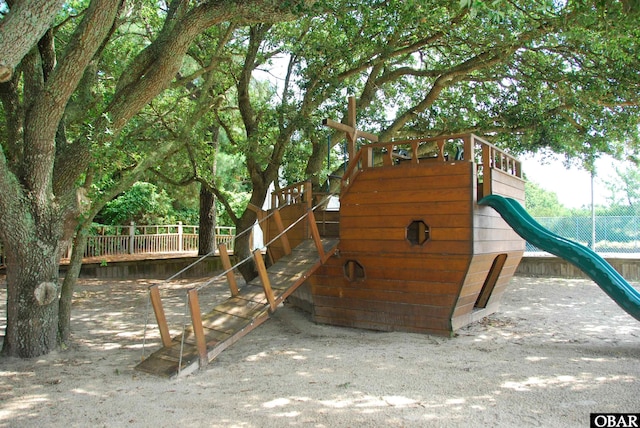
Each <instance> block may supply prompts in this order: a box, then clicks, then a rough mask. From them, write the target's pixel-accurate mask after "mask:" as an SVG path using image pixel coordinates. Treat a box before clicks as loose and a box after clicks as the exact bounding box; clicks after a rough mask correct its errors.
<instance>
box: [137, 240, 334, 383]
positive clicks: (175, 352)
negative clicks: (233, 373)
mask: <svg viewBox="0 0 640 428" xmlns="http://www.w3.org/2000/svg"><path fill="white" fill-rule="evenodd" d="M321 241H322V246H323V248H324V252H325V260H326V258H327V257H329V256H330V255H331V254H333V252H335V250H336V248H337V243H338V239H337V238H322V240H321ZM323 262H324V261H323V260H321V259H320V256H319V254H318V250H317V249H316V246H315V244H314V241H313V240H312V239H307V240H305V241H303V242H302V243H301V244H300V245H298V246H297V247H296V248H295V249H294V250H293V251H292V252H291V254H289V255H286V256H284V257H282V258H281V259H280V260H278V261H277V262H276V263H274V264H273V265H272V266H270V267H269V268H268V269H267V276H268V278H269V282H270V285H271V289H272V290H273V294H274V300H275V305H276V306H277V305H279V304H280V303H282V302H283V301H284V300H285V299H286V298H287V297H288V296H289V295H290V294H291V293H293V292H294V291H295V290H296V288H298V287H299V286H300V285H301V284H302V283H304V282H305V281H306V279H307V278H308V277H309V276H310V275H311V274H312V273H313V272H314V271H315V270H316V269H318V268H319V267H320V266H321V265H322V263H323ZM270 314H271V305H270V304H269V302H268V300H267V297H266V295H265V290H264V288H263V285H262V282H261V281H260V278H259V277H258V278H255V279H253V280H252V281H250V282H248V283H247V284H246V285H245V286H243V287H241V288H240V289H239V293H238V295H237V296H235V297H230V298H228V299H227V300H225V301H224V302H222V303H220V304H218V305H216V306H215V307H214V308H213V309H212V310H211V311H209V312H208V313H207V314H205V315H203V316H202V326H203V329H204V337H205V342H206V347H207V361H212V360H213V359H214V358H215V357H216V356H218V355H219V354H220V353H221V352H222V351H224V350H225V349H226V348H228V347H229V346H231V345H232V344H234V343H235V342H237V341H238V340H239V339H240V338H241V337H243V336H244V335H246V334H247V333H249V332H250V331H252V330H253V329H255V328H256V327H258V326H259V325H260V324H262V323H263V322H265V321H266V320H267V319H269V317H270ZM181 349H182V358H181V356H180V352H181ZM200 365H201V360H200V356H199V353H198V349H197V343H196V337H195V334H194V332H193V326H190V327H189V328H188V329H186V330H185V333H184V344H183V338H182V335H178V336H176V337H175V338H173V339H172V340H171V345H170V346H165V347H163V348H161V349H159V350H157V351H156V352H154V353H152V354H151V355H149V357H148V358H146V359H145V360H144V361H142V362H141V363H140V364H138V365H137V366H136V370H139V371H142V372H146V373H150V374H154V375H158V376H162V377H168V378H174V377H177V376H178V375H180V376H182V375H186V374H189V373H192V372H194V371H195V370H197V369H198V368H199V367H200Z"/></svg>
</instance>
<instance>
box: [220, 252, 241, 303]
mask: <svg viewBox="0 0 640 428" xmlns="http://www.w3.org/2000/svg"><path fill="white" fill-rule="evenodd" d="M218 251H219V252H220V260H221V261H222V267H223V268H224V270H225V271H227V281H228V282H229V289H230V290H231V296H232V297H236V296H237V295H238V283H237V282H236V276H235V275H234V274H233V270H232V269H231V259H230V258H229V252H228V251H227V246H226V245H225V244H224V243H222V244H220V245H218Z"/></svg>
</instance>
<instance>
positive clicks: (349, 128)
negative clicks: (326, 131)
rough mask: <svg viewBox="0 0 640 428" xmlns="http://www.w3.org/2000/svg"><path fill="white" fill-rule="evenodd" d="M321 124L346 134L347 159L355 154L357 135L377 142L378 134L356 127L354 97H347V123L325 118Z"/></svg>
mask: <svg viewBox="0 0 640 428" xmlns="http://www.w3.org/2000/svg"><path fill="white" fill-rule="evenodd" d="M322 124H323V125H326V126H328V127H329V128H333V129H335V130H338V131H342V132H345V133H346V134H347V143H348V146H347V152H348V153H349V161H351V159H353V158H354V157H355V156H356V140H357V139H358V138H359V137H362V138H365V139H367V140H369V141H371V142H372V143H377V142H378V136H377V135H374V134H371V133H370V132H366V131H360V130H358V129H357V128H356V98H355V97H349V108H348V110H347V123H346V124H344V123H341V122H336V121H335V120H331V119H325V120H323V121H322Z"/></svg>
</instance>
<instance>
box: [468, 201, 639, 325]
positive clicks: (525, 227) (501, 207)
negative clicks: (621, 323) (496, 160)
mask: <svg viewBox="0 0 640 428" xmlns="http://www.w3.org/2000/svg"><path fill="white" fill-rule="evenodd" d="M478 203H479V204H480V205H487V206H490V207H492V208H493V209H495V210H496V211H497V212H498V213H499V214H500V215H501V216H502V218H503V219H504V220H505V221H506V222H507V223H508V224H509V226H511V227H512V228H513V230H515V231H516V233H517V234H518V235H520V236H521V237H522V238H524V239H526V240H527V241H529V242H530V243H531V244H532V245H535V246H536V247H538V248H540V249H541V250H544V251H547V252H549V253H551V254H553V255H556V256H558V257H561V258H563V259H565V260H567V261H568V262H570V263H572V264H574V265H575V266H577V267H578V268H579V269H580V270H582V271H583V272H584V273H586V274H587V275H588V276H589V277H590V278H591V279H593V281H595V283H596V284H598V285H599V286H600V288H602V290H603V291H604V292H605V293H607V294H608V295H609V297H611V298H612V299H613V300H614V301H615V302H616V303H617V304H618V305H620V307H621V308H622V309H624V310H625V311H626V312H627V313H628V314H629V315H631V316H632V317H634V318H635V319H637V320H638V321H640V292H639V291H638V290H636V289H635V288H634V287H633V286H631V285H630V284H629V283H628V282H627V281H626V280H625V279H624V278H623V277H622V275H620V274H619V273H618V272H617V271H616V270H615V269H614V268H613V267H612V266H611V265H610V264H609V263H607V261H606V260H604V259H603V258H602V257H600V256H599V255H598V254H596V253H595V252H593V251H592V250H591V249H589V248H587V247H585V246H584V245H580V244H578V243H576V242H573V241H570V240H568V239H566V238H563V237H561V236H559V235H556V234H554V233H551V232H550V231H548V230H547V229H545V228H544V227H542V226H540V224H539V223H538V222H536V221H535V220H534V219H533V218H532V217H531V216H530V215H529V213H527V211H526V210H525V209H524V208H523V207H522V205H520V203H519V202H518V201H516V200H515V199H510V198H504V197H502V196H498V195H490V196H487V197H485V198H483V199H482V200H481V201H480V202H478Z"/></svg>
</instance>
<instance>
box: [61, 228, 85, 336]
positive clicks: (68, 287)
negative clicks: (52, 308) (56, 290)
mask: <svg viewBox="0 0 640 428" xmlns="http://www.w3.org/2000/svg"><path fill="white" fill-rule="evenodd" d="M88 232H89V228H88V227H87V226H84V225H83V226H81V227H80V229H79V230H78V232H77V233H76V236H75V237H74V239H73V251H72V253H71V261H70V263H69V269H68V270H67V273H66V275H65V276H64V281H63V283H62V290H61V292H60V303H59V314H58V342H59V343H60V344H61V345H66V344H67V343H68V342H69V338H70V336H71V302H72V300H73V292H74V290H75V287H76V283H77V281H78V277H79V276H80V269H81V268H82V258H83V256H84V249H85V248H86V246H87V234H88Z"/></svg>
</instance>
